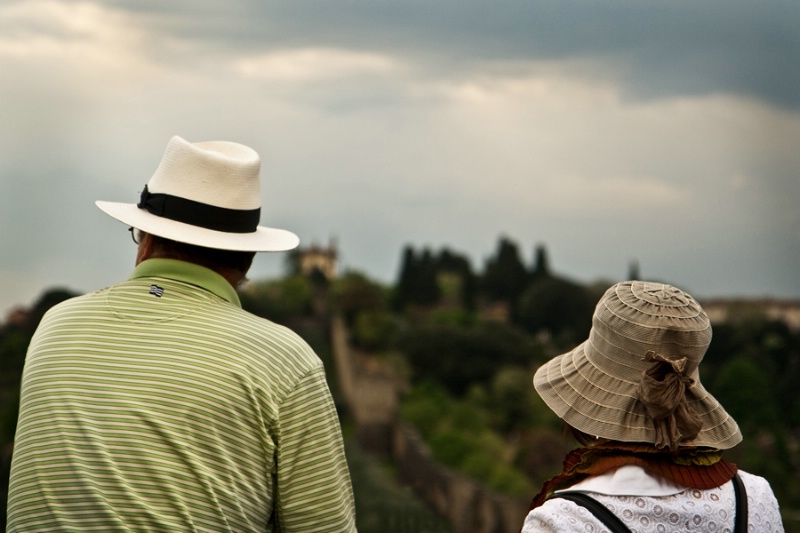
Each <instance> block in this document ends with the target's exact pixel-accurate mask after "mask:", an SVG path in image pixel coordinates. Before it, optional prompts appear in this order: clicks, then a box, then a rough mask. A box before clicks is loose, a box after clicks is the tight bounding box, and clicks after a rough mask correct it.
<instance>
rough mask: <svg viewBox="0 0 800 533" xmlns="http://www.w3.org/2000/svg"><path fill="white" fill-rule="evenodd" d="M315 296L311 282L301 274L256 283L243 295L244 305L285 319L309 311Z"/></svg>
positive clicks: (279, 319)
mask: <svg viewBox="0 0 800 533" xmlns="http://www.w3.org/2000/svg"><path fill="white" fill-rule="evenodd" d="M312 295H313V287H312V285H311V281H310V280H309V279H308V278H306V277H305V276H301V275H299V274H298V275H293V276H290V277H287V278H283V279H279V280H271V281H265V282H252V283H250V285H249V286H248V287H247V289H246V290H245V291H244V292H242V293H241V294H240V298H241V300H242V307H244V308H245V309H246V310H248V311H250V312H251V313H253V314H255V315H258V316H261V317H264V318H267V319H269V320H273V321H275V322H283V321H285V320H287V319H288V318H290V317H296V316H303V315H307V314H309V313H310V312H311V298H312Z"/></svg>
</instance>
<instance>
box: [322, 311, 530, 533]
mask: <svg viewBox="0 0 800 533" xmlns="http://www.w3.org/2000/svg"><path fill="white" fill-rule="evenodd" d="M331 336H332V347H333V356H334V361H335V363H336V373H337V376H338V380H339V387H340V389H341V391H342V395H343V397H344V400H345V402H346V404H347V407H348V409H349V412H350V415H351V416H352V418H353V420H354V422H355V425H356V437H357V439H358V441H359V444H360V445H361V446H362V447H363V448H364V449H365V450H367V451H369V452H370V453H373V454H376V455H378V456H381V457H384V458H390V459H391V460H392V461H393V462H394V463H395V465H396V466H397V472H398V478H399V480H400V481H401V482H402V483H404V484H406V485H408V486H410V487H412V488H413V489H414V491H415V492H416V493H417V494H418V495H419V496H420V498H422V499H423V500H425V501H426V502H428V504H429V505H430V506H431V508H433V509H434V510H435V511H436V512H437V513H439V514H440V515H441V516H443V517H445V518H446V519H447V520H448V521H449V522H450V523H451V524H452V526H453V530H454V531H455V532H456V533H519V531H520V529H521V528H522V522H523V520H524V519H525V515H526V514H527V509H528V503H529V501H528V500H527V499H520V498H512V497H509V496H505V495H502V494H498V493H495V492H492V491H490V490H489V489H487V488H486V487H485V486H483V485H482V484H480V483H478V482H476V481H474V480H472V479H469V478H467V477H465V476H463V475H461V474H459V473H457V472H455V471H453V470H451V469H449V468H446V467H444V466H442V465H440V464H438V463H436V462H435V461H434V460H433V459H432V458H431V454H430V451H429V449H428V447H427V446H426V445H425V443H424V442H423V441H422V439H420V437H419V435H418V434H417V432H416V431H415V430H414V429H413V428H412V427H410V426H409V425H408V424H405V423H403V422H402V421H401V420H400V419H399V417H398V409H397V408H398V400H399V388H398V383H397V381H396V380H395V379H394V376H393V375H392V373H391V371H390V370H389V369H387V368H386V367H385V366H383V365H381V364H380V363H378V362H376V361H375V360H374V359H370V358H366V357H364V356H362V355H360V354H358V353H357V352H356V351H355V350H353V349H352V348H351V347H350V346H349V344H348V342H347V330H346V327H345V325H344V322H343V321H342V320H341V319H340V318H334V320H333V322H332V325H331Z"/></svg>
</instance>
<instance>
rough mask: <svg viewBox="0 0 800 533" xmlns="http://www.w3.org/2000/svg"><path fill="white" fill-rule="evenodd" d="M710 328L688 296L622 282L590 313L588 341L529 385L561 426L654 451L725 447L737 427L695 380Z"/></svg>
mask: <svg viewBox="0 0 800 533" xmlns="http://www.w3.org/2000/svg"><path fill="white" fill-rule="evenodd" d="M710 341H711V325H710V323H709V320H708V316H706V314H705V312H704V311H703V309H702V308H701V307H700V305H699V304H698V303H697V302H696V301H695V300H694V298H692V297H691V296H690V295H689V294H687V293H685V292H683V291H681V290H680V289H677V288H675V287H672V286H670V285H664V284H661V283H650V282H643V281H628V282H623V283H618V284H616V285H614V286H613V287H611V288H610V289H608V291H606V293H605V295H604V296H603V297H602V298H601V300H600V302H599V303H598V304H597V307H596V308H595V312H594V316H593V318H592V328H591V332H590V334H589V338H588V339H587V340H586V341H585V342H583V343H582V344H580V345H579V346H578V347H576V348H575V349H573V350H572V351H570V352H567V353H565V354H562V355H559V356H558V357H555V358H554V359H552V360H551V361H549V362H548V363H546V364H545V365H543V366H542V367H541V368H539V369H538V370H537V371H536V374H535V375H534V378H533V384H534V387H535V388H536V391H537V392H538V393H539V395H540V396H541V397H542V399H543V400H544V401H545V402H546V403H547V405H548V406H549V407H550V408H551V409H552V410H553V411H554V412H555V413H556V414H557V415H558V416H559V417H560V418H561V419H563V420H564V421H565V422H566V423H567V424H569V425H571V426H572V427H574V428H575V429H577V430H579V431H581V432H583V433H586V434H588V435H591V436H594V437H600V438H605V439H610V440H616V441H622V442H644V443H652V444H655V445H656V446H657V447H670V448H675V447H676V446H678V445H679V446H707V447H711V448H718V449H728V448H732V447H733V446H735V445H736V444H737V443H739V442H740V441H741V440H742V435H741V433H740V431H739V427H738V426H737V424H736V422H735V421H734V420H733V418H731V416H730V415H728V413H727V412H726V411H725V409H723V407H722V406H721V405H720V404H719V402H718V401H717V400H716V399H714V397H713V396H711V394H709V392H708V391H707V390H706V389H705V388H704V387H703V385H702V384H701V383H700V374H699V372H698V365H699V364H700V361H702V359H703V356H704V355H705V353H706V349H707V348H708V345H709V342H710Z"/></svg>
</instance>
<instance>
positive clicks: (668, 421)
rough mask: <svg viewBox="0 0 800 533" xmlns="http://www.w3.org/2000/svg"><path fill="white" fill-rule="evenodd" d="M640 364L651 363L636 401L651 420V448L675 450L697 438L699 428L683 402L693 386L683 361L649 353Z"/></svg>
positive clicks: (692, 411) (694, 414)
mask: <svg viewBox="0 0 800 533" xmlns="http://www.w3.org/2000/svg"><path fill="white" fill-rule="evenodd" d="M642 360H643V361H648V362H652V363H653V365H651V366H650V368H648V369H647V370H645V371H644V372H642V379H641V381H640V383H639V400H641V402H642V403H643V404H644V406H645V408H646V409H647V414H648V415H650V417H651V418H652V419H653V425H654V429H655V433H656V435H655V441H654V444H655V445H656V447H657V448H667V447H668V448H669V449H670V450H675V449H677V448H678V447H679V446H680V444H681V442H683V441H689V440H692V439H694V438H695V437H697V434H698V433H700V429H701V428H702V426H703V423H702V422H701V421H700V419H699V418H698V416H697V413H696V412H695V411H694V409H692V408H691V407H690V406H689V402H688V400H687V399H686V388H687V387H691V386H692V385H693V384H694V380H693V379H692V378H690V377H689V376H687V375H686V365H687V362H688V361H687V359H686V357H680V358H677V359H671V358H669V357H667V356H665V355H662V354H658V353H656V352H654V351H653V350H650V351H648V352H647V353H645V355H644V358H643V359H642Z"/></svg>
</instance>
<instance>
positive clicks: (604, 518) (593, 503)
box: [548, 491, 631, 533]
mask: <svg viewBox="0 0 800 533" xmlns="http://www.w3.org/2000/svg"><path fill="white" fill-rule="evenodd" d="M552 498H563V499H565V500H569V501H571V502H574V503H576V504H578V505H580V506H581V507H584V508H586V509H587V510H588V511H589V512H590V513H592V514H593V515H594V516H595V518H597V519H598V520H600V521H601V522H602V523H603V524H604V525H605V526H606V527H607V528H608V529H609V530H610V531H611V533H631V530H630V529H628V527H627V526H625V524H623V523H622V520H620V519H619V518H617V515H615V514H614V513H612V512H611V511H609V510H608V507H606V506H605V505H603V504H602V503H600V502H599V501H597V500H595V499H594V498H592V497H591V496H589V495H588V494H586V493H584V492H578V491H563V492H557V493H555V494H553V495H552V496H550V497H549V498H548V500H549V499H552Z"/></svg>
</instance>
